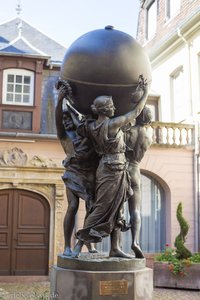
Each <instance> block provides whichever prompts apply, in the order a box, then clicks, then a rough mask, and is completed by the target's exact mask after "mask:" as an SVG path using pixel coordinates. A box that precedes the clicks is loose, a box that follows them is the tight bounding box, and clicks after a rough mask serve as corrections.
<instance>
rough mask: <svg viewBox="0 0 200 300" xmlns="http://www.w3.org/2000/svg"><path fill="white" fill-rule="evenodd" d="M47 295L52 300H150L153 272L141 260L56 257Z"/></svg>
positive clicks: (104, 257)
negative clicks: (56, 262)
mask: <svg viewBox="0 0 200 300" xmlns="http://www.w3.org/2000/svg"><path fill="white" fill-rule="evenodd" d="M68 266H69V267H68ZM102 267H103V268H104V270H102ZM86 268H87V269H86ZM105 269H106V270H105ZM51 295H52V299H54V300H108V299H111V298H112V299H116V300H152V297H153V271H152V269H149V268H146V267H145V259H122V258H108V257H106V256H102V255H101V257H100V256H98V255H94V254H93V255H91V254H85V255H84V254H83V255H82V256H81V257H80V258H78V259H72V258H66V257H63V256H62V255H59V256H58V265H57V266H54V267H53V269H52V272H51Z"/></svg>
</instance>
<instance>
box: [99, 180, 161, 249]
mask: <svg viewBox="0 0 200 300" xmlns="http://www.w3.org/2000/svg"><path fill="white" fill-rule="evenodd" d="M141 196H142V201H141V219H142V220H141V231H140V246H141V249H142V250H143V252H144V253H145V252H151V253H155V252H160V251H161V250H163V249H164V247H165V243H166V220H165V216H166V207H165V194H164V190H163V188H162V186H161V185H160V184H159V182H158V181H157V180H155V179H154V178H153V177H150V176H146V175H141ZM125 216H126V220H127V222H129V212H128V205H127V203H126V204H125ZM131 243H132V237H131V231H130V230H128V231H127V232H123V233H122V245H123V250H124V251H125V252H127V253H130V252H131ZM97 249H98V250H100V251H102V252H108V251H109V249H110V238H109V237H108V238H105V239H104V240H103V242H102V243H99V244H97Z"/></svg>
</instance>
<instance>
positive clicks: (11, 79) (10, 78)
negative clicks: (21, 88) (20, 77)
mask: <svg viewBox="0 0 200 300" xmlns="http://www.w3.org/2000/svg"><path fill="white" fill-rule="evenodd" d="M8 82H14V75H11V74H8Z"/></svg>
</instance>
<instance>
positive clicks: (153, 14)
mask: <svg viewBox="0 0 200 300" xmlns="http://www.w3.org/2000/svg"><path fill="white" fill-rule="evenodd" d="M156 23H157V1H153V2H151V4H150V5H149V6H148V7H147V23H146V25H147V29H146V38H147V40H149V39H151V38H152V37H153V36H154V35H155V33H156Z"/></svg>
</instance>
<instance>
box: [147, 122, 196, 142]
mask: <svg viewBox="0 0 200 300" xmlns="http://www.w3.org/2000/svg"><path fill="white" fill-rule="evenodd" d="M149 129H150V130H151V131H152V137H153V143H152V144H153V145H163V146H169V147H184V146H194V125H189V124H180V123H164V122H152V123H151V125H150V128H149Z"/></svg>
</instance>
